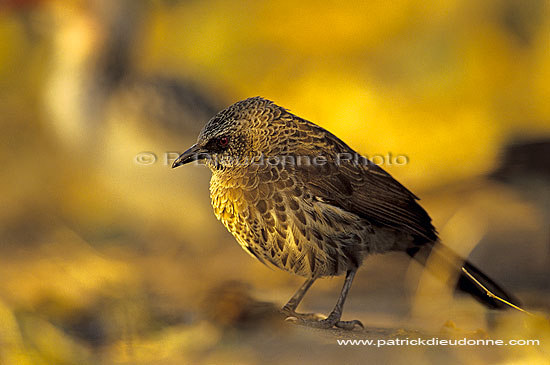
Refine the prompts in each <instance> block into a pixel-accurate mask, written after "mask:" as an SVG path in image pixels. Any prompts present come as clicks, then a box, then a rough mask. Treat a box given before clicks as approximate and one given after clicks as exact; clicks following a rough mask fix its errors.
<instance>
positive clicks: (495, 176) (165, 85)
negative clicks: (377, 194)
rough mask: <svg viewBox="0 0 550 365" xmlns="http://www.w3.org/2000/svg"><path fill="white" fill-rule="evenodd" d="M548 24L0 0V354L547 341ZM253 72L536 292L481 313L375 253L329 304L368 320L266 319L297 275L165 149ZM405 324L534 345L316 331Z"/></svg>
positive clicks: (405, 11) (495, 269) (321, 9)
mask: <svg viewBox="0 0 550 365" xmlns="http://www.w3.org/2000/svg"><path fill="white" fill-rule="evenodd" d="M549 45H550V4H549V3H548V1H546V0H530V1H523V0H486V1H474V0H461V1H458V0H441V1H422V0H420V1H419V0H396V1H392V2H388V1H378V0H376V1H357V0H353V1H347V2H335V1H327V0H317V1H311V0H306V1H300V2H296V1H288V0H278V1H275V0H258V1H253V2H251V1H248V2H243V1H234V0H229V1H228V0H204V1H198V0H188V1H180V0H156V1H144V0H119V1H109V0H91V1H82V0H71V1H62V0H5V1H0V131H1V132H0V162H1V166H2V179H1V180H0V191H1V193H0V206H1V207H2V210H0V364H4V363H5V364H25V363H27V364H42V363H43V364H52V363H81V364H83V363H90V364H95V363H99V362H105V363H132V364H134V363H167V364H172V363H245V364H247V363H250V364H253V363H281V362H288V363H294V362H296V361H297V359H300V360H303V361H304V362H306V363H318V362H323V361H324V362H336V361H338V362H350V363H359V362H361V361H363V360H364V359H365V358H369V359H370V360H371V361H373V362H381V363H392V362H396V363H398V362H402V361H400V360H402V357H403V356H406V357H407V359H408V362H410V363H418V364H423V363H426V362H435V363H440V362H442V361H443V360H445V361H448V362H451V363H453V361H454V363H462V362H468V363H487V362H495V363H529V364H537V363H540V364H543V363H546V362H545V361H547V359H548V350H547V349H548V344H549V341H550V330H549V325H548V308H549V302H550V293H549V291H550V287H549V286H548V277H550V272H548V270H549V269H548V268H549V267H550V254H549V252H550V251H549V248H548V242H549V240H548V237H549V228H548V220H549V219H550V218H549V217H550V212H549V206H550V204H549V196H550V194H548V189H549V188H548V186H549V183H548V175H549V174H548V172H547V171H548V170H547V169H548V165H547V161H548V157H547V156H546V155H545V153H544V151H548V148H547V146H548V144H549V143H550V142H549V140H550V103H549V102H548V101H549V100H550V51H549ZM256 95H260V96H263V97H265V98H268V99H271V100H273V101H275V102H276V103H277V104H279V105H282V106H284V107H287V108H289V109H290V110H291V111H292V112H294V113H295V114H297V115H299V116H301V117H303V118H305V119H308V120H311V121H313V122H315V123H317V124H320V125H321V126H323V127H325V128H327V129H329V130H330V131H331V132H333V133H334V134H336V135H337V136H339V137H340V138H342V139H343V140H344V141H346V142H347V143H348V144H350V146H352V147H353V148H355V149H357V150H358V151H360V152H361V153H363V154H365V155H366V156H369V157H371V158H372V159H374V160H378V161H380V162H383V167H384V168H385V169H387V170H388V171H390V172H391V173H392V175H393V176H395V177H396V178H397V179H398V180H399V181H401V182H403V183H404V184H405V185H406V186H407V187H409V188H410V189H411V190H412V191H414V192H415V193H417V194H418V195H419V196H421V197H422V198H423V199H422V204H423V206H425V208H427V210H428V211H429V213H430V215H431V216H432V217H433V219H434V222H435V225H436V226H437V227H438V230H439V232H440V233H441V237H442V239H443V240H444V241H445V242H446V243H447V245H449V246H451V247H453V248H455V249H456V250H457V251H459V252H460V253H461V254H463V255H469V254H471V258H472V260H473V261H474V262H475V263H476V264H478V266H480V267H482V268H483V269H484V270H487V271H488V272H489V273H490V274H491V276H495V278H496V279H497V281H499V282H503V283H504V284H505V286H507V287H509V288H510V289H511V290H512V291H513V292H515V293H517V294H518V296H520V298H522V300H523V301H524V303H525V304H526V305H527V306H528V307H529V308H530V309H531V310H532V311H533V312H534V313H536V315H535V316H534V317H529V316H524V315H521V314H518V313H508V314H502V315H496V314H487V312H486V311H485V310H484V309H483V308H481V307H480V306H478V305H477V304H476V303H475V302H473V301H472V300H469V299H461V298H460V299H459V298H455V297H453V296H452V293H451V290H450V288H445V287H444V286H443V285H441V283H439V282H437V280H433V277H432V276H430V275H429V274H428V273H424V272H420V271H419V270H418V268H417V267H415V266H414V265H411V266H410V267H409V266H408V263H407V262H405V260H403V259H402V258H401V257H395V256H393V255H389V256H387V257H373V258H369V259H368V260H366V264H365V265H364V268H363V269H362V270H361V271H360V272H359V274H358V277H357V280H356V283H355V284H354V288H353V290H352V293H351V294H350V297H349V300H348V303H347V304H346V306H347V307H346V311H345V312H344V316H345V317H347V316H348V315H349V316H350V317H352V316H353V317H357V318H360V319H361V320H362V321H363V323H365V324H366V325H367V331H365V332H362V333H355V334H346V333H343V332H338V331H333V332H327V333H324V332H318V331H309V330H307V329H302V328H299V327H295V326H291V325H290V324H286V323H283V322H282V321H280V320H279V318H278V317H276V316H275V318H274V315H273V308H276V307H277V306H279V305H281V304H283V302H284V301H285V300H286V299H287V298H288V297H289V296H290V295H291V293H292V292H293V290H294V289H295V287H297V286H298V285H299V282H300V279H299V278H295V277H291V276H290V275H288V274H286V273H282V272H279V271H273V270H268V269H266V268H265V267H264V266H263V265H261V264H259V263H257V262H255V261H253V260H252V259H250V257H249V256H248V255H246V254H245V253H244V252H242V250H241V249H240V248H239V247H238V245H237V244H236V243H235V242H234V240H233V238H232V237H230V236H229V235H228V233H227V232H225V230H224V229H223V227H222V226H221V225H220V224H219V223H218V222H216V220H215V219H214V217H213V214H212V212H211V208H210V205H209V201H208V188H207V186H208V178H209V172H208V171H207V169H206V168H204V167H188V168H186V169H178V170H171V169H169V165H170V162H171V161H172V160H173V159H174V158H175V157H176V156H177V154H178V152H182V151H183V150H184V149H185V148H187V147H188V146H189V145H190V144H192V143H193V141H194V140H195V138H196V135H197V133H198V131H199V130H200V128H201V127H202V125H204V123H206V121H207V120H208V118H209V117H210V116H212V115H213V114H214V113H215V112H216V111H218V110H220V109H221V108H223V107H225V106H227V105H229V104H231V103H233V102H235V101H237V100H240V99H243V98H246V97H250V96H256ZM510 145H519V146H520V147H517V148H516V149H514V148H512V149H510V148H511V147H510ZM533 146H542V147H533ZM545 146H546V147H545ZM544 148H546V149H544ZM506 151H508V155H507V152H506ZM510 151H511V152H510ZM495 171H496V172H495ZM419 281H420V285H419V284H418V282H419ZM339 285H340V280H339V279H335V280H324V281H322V282H320V283H319V284H316V286H315V288H314V289H313V291H312V293H311V294H309V295H308V297H307V298H306V302H305V303H304V307H305V309H308V308H309V309H310V310H314V311H320V312H323V313H324V312H326V310H327V309H328V308H330V307H331V306H332V305H333V301H334V300H335V298H336V293H337V291H338V288H337V287H339ZM255 298H261V300H257V299H255ZM354 336H355V337H354ZM416 336H420V337H425V338H429V337H433V336H439V337H441V338H462V337H468V338H494V339H503V340H509V339H538V340H540V341H541V343H542V345H541V346H521V347H518V346H516V347H510V346H508V347H501V348H497V347H485V348H480V347H466V348H464V347H463V348H456V347H455V348H450V347H449V348H437V347H435V348H426V347H423V348H421V347H418V348H411V347H399V348H393V349H392V351H391V352H390V351H388V350H386V351H383V350H380V351H373V350H378V349H370V348H367V347H363V346H361V347H339V346H334V345H335V343H336V342H335V340H336V338H352V337H353V338H359V339H363V338H374V339H378V338H384V339H390V338H405V337H411V338H412V337H416ZM327 344H328V345H332V346H327ZM306 351H307V353H306ZM367 355H368V356H367Z"/></svg>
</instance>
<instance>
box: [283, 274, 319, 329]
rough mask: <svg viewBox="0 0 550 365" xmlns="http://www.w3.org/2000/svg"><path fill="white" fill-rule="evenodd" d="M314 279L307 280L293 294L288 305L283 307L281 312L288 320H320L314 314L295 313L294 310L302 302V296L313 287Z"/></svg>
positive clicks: (317, 315)
mask: <svg viewBox="0 0 550 365" xmlns="http://www.w3.org/2000/svg"><path fill="white" fill-rule="evenodd" d="M315 280H316V278H313V277H312V278H308V279H307V280H306V281H305V282H304V283H303V284H302V286H300V288H298V290H297V291H296V293H294V295H293V296H292V298H290V300H289V301H288V303H286V304H285V306H284V307H283V308H282V309H281V312H282V313H283V314H285V315H287V316H288V318H300V319H301V320H319V319H320V318H322V317H321V316H320V315H319V314H316V313H297V312H296V308H297V307H298V304H300V302H301V301H302V299H303V298H304V295H305V294H306V292H307V291H308V290H309V288H310V287H311V286H312V285H313V283H314V282H315Z"/></svg>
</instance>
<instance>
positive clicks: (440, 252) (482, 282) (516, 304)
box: [408, 243, 523, 311]
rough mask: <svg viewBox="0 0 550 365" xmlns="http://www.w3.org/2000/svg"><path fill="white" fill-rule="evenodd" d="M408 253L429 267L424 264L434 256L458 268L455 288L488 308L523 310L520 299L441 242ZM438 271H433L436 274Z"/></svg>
mask: <svg viewBox="0 0 550 365" xmlns="http://www.w3.org/2000/svg"><path fill="white" fill-rule="evenodd" d="M408 254H409V255H410V256H411V257H413V258H414V259H415V260H417V261H418V262H420V263H421V264H422V265H424V266H427V267H428V268H430V265H426V264H427V263H428V257H434V258H435V259H436V260H437V261H438V262H441V263H443V264H444V265H445V266H448V267H449V265H451V266H450V268H452V269H453V270H459V272H458V274H457V275H452V277H454V278H455V280H456V277H457V276H458V280H457V281H456V290H459V291H462V292H465V293H468V294H470V295H471V296H472V297H474V298H475V299H476V300H477V301H478V302H480V303H481V304H483V305H485V306H486V307H488V308H491V309H499V310H502V309H509V308H515V309H518V310H520V311H523V309H521V307H520V306H521V304H520V301H519V300H518V299H517V298H516V297H515V296H514V295H512V294H510V293H509V292H508V291H506V290H505V289H503V288H502V287H501V286H500V285H498V284H497V283H496V282H495V281H494V280H492V279H491V278H489V277H488V276H487V275H486V274H484V273H483V272H482V271H481V270H479V269H478V268H477V267H475V266H474V265H473V264H471V263H470V262H468V261H466V260H464V259H463V258H461V257H460V256H459V255H458V254H456V253H455V252H454V251H452V250H451V249H450V248H448V247H446V246H444V245H442V244H441V243H437V244H436V245H435V246H433V247H432V248H431V250H430V249H429V248H428V247H426V249H421V250H414V251H408ZM436 271H438V270H436ZM432 272H433V270H432ZM438 273H439V272H434V274H436V275H437V274H438Z"/></svg>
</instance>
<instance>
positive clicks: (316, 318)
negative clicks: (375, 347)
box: [282, 307, 365, 331]
mask: <svg viewBox="0 0 550 365" xmlns="http://www.w3.org/2000/svg"><path fill="white" fill-rule="evenodd" d="M282 312H283V313H284V314H285V315H287V316H288V317H287V318H286V319H285V320H286V321H288V322H292V323H296V324H299V325H302V326H307V327H313V328H323V329H330V328H333V327H337V328H341V329H344V330H348V331H351V330H353V329H355V327H356V326H357V327H359V328H361V329H364V328H365V326H363V323H361V321H358V320H352V321H341V320H340V318H339V317H337V316H332V315H330V316H328V317H327V318H324V317H323V316H322V315H320V314H317V313H297V312H295V311H294V310H293V309H290V308H286V307H285V308H283V309H282Z"/></svg>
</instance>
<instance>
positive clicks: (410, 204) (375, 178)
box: [296, 125, 437, 244]
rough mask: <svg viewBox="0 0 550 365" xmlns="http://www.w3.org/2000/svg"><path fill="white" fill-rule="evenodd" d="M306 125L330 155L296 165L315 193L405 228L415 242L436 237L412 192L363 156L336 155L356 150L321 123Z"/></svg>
mask: <svg viewBox="0 0 550 365" xmlns="http://www.w3.org/2000/svg"><path fill="white" fill-rule="evenodd" d="M309 128H315V129H317V128H319V129H318V130H316V131H315V132H319V131H322V132H323V134H324V138H323V139H322V140H319V139H318V140H317V141H316V142H317V145H318V146H320V147H321V150H322V151H323V152H324V154H325V155H326V156H328V159H329V161H328V162H327V163H325V164H323V165H318V166H314V165H313V164H312V165H310V166H296V169H297V171H296V172H297V176H299V177H300V179H301V180H302V183H303V184H304V186H305V187H306V188H307V189H308V190H309V191H310V192H311V193H312V194H313V195H314V196H316V197H317V198H318V199H321V200H322V201H324V202H327V203H329V204H332V205H334V206H338V207H340V208H342V209H345V210H347V211H350V212H353V213H355V214H357V215H358V216H360V217H362V218H364V219H366V220H368V221H369V222H372V223H376V224H379V225H382V226H388V227H393V228H397V229H400V230H402V231H404V232H408V233H410V234H412V235H413V237H415V238H418V240H415V241H417V242H415V243H417V244H421V243H425V242H433V241H435V240H437V232H436V230H435V228H434V227H433V225H432V223H431V218H430V217H429V215H428V213H426V211H425V210H424V209H423V208H422V207H421V206H420V205H419V204H418V202H417V200H418V198H417V197H416V196H415V195H414V194H413V193H412V192H410V191H409V190H408V189H407V188H405V187H404V186H403V185H401V184H400V183H399V182H398V181H397V180H395V179H394V178H393V177H392V176H391V175H390V174H388V173H387V172H386V171H384V170H383V169H382V168H380V167H379V166H377V165H375V164H374V163H372V162H370V161H368V160H366V159H364V160H363V161H358V162H354V160H353V159H349V158H345V159H342V158H340V159H338V158H337V156H338V154H344V153H347V154H356V152H355V151H353V150H352V149H351V148H350V147H348V146H347V145H346V144H345V143H344V142H342V141H341V140H340V139H338V138H337V137H336V136H334V135H333V134H331V133H330V132H328V131H326V130H324V129H322V128H321V127H317V126H315V125H313V126H312V125H310V126H309ZM313 135H315V133H314V134H313ZM317 135H319V134H317ZM321 155H323V153H321Z"/></svg>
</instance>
